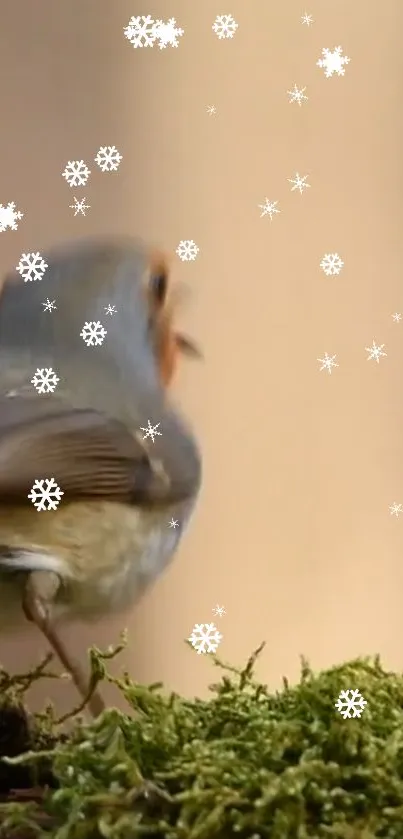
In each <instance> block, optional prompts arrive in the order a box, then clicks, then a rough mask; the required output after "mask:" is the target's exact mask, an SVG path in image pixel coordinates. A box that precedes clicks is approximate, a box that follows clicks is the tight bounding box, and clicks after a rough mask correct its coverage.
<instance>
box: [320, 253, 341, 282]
mask: <svg viewBox="0 0 403 839" xmlns="http://www.w3.org/2000/svg"><path fill="white" fill-rule="evenodd" d="M343 265H344V262H343V260H342V259H340V257H339V254H338V253H325V255H324V257H323V259H322V261H321V263H320V267H321V268H322V271H323V272H324V274H326V276H327V277H331V276H334V275H335V274H340V271H341V269H342V268H343Z"/></svg>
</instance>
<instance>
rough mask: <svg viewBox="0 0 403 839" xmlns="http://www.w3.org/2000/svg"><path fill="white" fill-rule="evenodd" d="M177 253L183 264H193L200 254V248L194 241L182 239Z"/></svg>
mask: <svg viewBox="0 0 403 839" xmlns="http://www.w3.org/2000/svg"><path fill="white" fill-rule="evenodd" d="M176 253H177V254H178V256H179V259H181V260H182V262H192V261H193V260H194V259H196V256H197V254H198V253H199V248H198V247H197V245H196V243H195V242H194V241H193V239H182V240H181V241H180V242H179V245H178V247H177V248H176Z"/></svg>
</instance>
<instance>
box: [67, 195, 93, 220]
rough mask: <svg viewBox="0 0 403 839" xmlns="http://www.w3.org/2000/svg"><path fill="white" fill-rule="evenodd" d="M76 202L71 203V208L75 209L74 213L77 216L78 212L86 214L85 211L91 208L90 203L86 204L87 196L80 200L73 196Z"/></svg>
mask: <svg viewBox="0 0 403 839" xmlns="http://www.w3.org/2000/svg"><path fill="white" fill-rule="evenodd" d="M73 201H74V204H69V207H70V210H74V215H75V216H77V215H78V213H81V215H82V216H85V211H86V210H90V209H91V205H90V204H85V197H84V198H81V199H80V200H78V198H73Z"/></svg>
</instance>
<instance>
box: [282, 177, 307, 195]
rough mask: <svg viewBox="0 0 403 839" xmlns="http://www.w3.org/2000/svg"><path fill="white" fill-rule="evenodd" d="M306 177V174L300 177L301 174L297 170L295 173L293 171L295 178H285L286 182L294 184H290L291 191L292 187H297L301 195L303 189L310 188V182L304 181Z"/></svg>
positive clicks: (292, 190)
mask: <svg viewBox="0 0 403 839" xmlns="http://www.w3.org/2000/svg"><path fill="white" fill-rule="evenodd" d="M307 177H308V175H304V176H303V177H302V176H301V175H300V174H299V172H296V173H295V178H287V180H288V183H290V184H294V186H292V187H291V192H294V189H299V191H300V193H301V195H302V193H303V191H304V189H310V188H311V184H307V183H305V181H306V179H307Z"/></svg>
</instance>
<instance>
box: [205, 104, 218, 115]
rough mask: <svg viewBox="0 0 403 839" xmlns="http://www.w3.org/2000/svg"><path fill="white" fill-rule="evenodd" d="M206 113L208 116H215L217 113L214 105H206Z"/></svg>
mask: <svg viewBox="0 0 403 839" xmlns="http://www.w3.org/2000/svg"><path fill="white" fill-rule="evenodd" d="M207 113H208V114H209V115H210V116H213V114H216V113H217V108H216V106H215V105H207Z"/></svg>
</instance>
